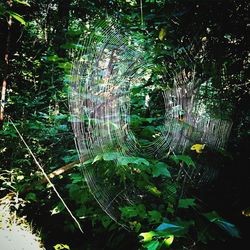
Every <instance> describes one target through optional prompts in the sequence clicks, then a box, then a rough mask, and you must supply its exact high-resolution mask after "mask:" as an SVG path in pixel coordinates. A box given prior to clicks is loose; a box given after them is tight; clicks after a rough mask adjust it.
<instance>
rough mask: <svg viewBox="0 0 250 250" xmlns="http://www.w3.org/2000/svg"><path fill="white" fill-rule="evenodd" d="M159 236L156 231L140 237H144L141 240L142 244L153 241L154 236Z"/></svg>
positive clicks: (141, 234)
mask: <svg viewBox="0 0 250 250" xmlns="http://www.w3.org/2000/svg"><path fill="white" fill-rule="evenodd" d="M157 235H158V234H157V233H156V232H154V231H149V232H145V233H140V234H139V236H141V237H143V239H142V240H141V241H142V242H149V241H151V240H152V239H153V237H154V236H157Z"/></svg>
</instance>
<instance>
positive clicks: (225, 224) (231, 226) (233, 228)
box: [215, 219, 240, 238]
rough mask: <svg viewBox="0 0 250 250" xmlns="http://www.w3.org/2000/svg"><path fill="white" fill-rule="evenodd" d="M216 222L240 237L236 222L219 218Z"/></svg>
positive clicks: (233, 235)
mask: <svg viewBox="0 0 250 250" xmlns="http://www.w3.org/2000/svg"><path fill="white" fill-rule="evenodd" d="M215 224H217V225H218V226H219V227H220V228H222V229H224V230H225V231H227V232H228V233H229V234H230V235H231V236H232V237H237V238H240V232H239V230H238V229H237V227H236V226H235V225H234V224H232V223H229V222H227V221H225V220H223V219H217V220H216V221H215Z"/></svg>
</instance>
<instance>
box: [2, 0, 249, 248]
mask: <svg viewBox="0 0 250 250" xmlns="http://www.w3.org/2000/svg"><path fill="white" fill-rule="evenodd" d="M7 2H8V1H7ZM7 2H6V3H0V22H1V24H0V38H1V41H2V46H1V48H0V52H1V53H0V54H1V59H0V60H1V61H0V63H1V65H4V67H1V68H0V79H1V82H2V81H3V80H4V79H7V95H6V100H2V103H3V102H4V103H5V120H4V123H3V129H2V130H0V152H1V159H0V164H1V170H0V181H1V191H2V192H3V195H5V194H7V193H9V192H10V191H11V190H16V191H17V192H19V194H20V196H21V197H22V198H23V199H25V200H26V201H27V202H28V204H26V206H25V207H20V208H19V210H20V213H23V214H28V215H29V214H30V215H31V216H30V218H29V219H31V220H32V221H34V223H35V224H37V226H38V227H39V228H40V227H42V233H43V238H44V239H45V241H46V244H47V245H48V248H51V246H52V245H53V246H54V249H69V246H70V247H71V246H72V249H82V248H83V247H82V246H81V245H80V242H79V238H80V237H76V238H73V235H74V234H75V235H77V230H76V227H75V226H74V225H73V223H72V221H71V220H70V218H69V217H68V216H67V213H66V211H65V209H64V207H63V206H62V204H61V203H60V202H58V200H57V198H56V196H55V195H54V194H53V192H52V190H51V187H50V186H49V185H47V184H46V183H44V182H43V177H42V175H41V173H39V171H38V170H37V169H36V167H35V165H34V162H33V160H32V157H31V156H30V155H29V154H28V152H27V150H26V149H25V147H24V146H23V145H22V144H21V142H20V140H19V137H18V135H17V133H16V131H15V130H14V128H13V126H12V125H11V123H10V122H9V120H8V116H10V117H11V118H12V120H13V121H14V123H15V125H16V126H17V127H18V129H19V130H20V132H21V134H22V135H23V136H24V137H25V139H26V141H27V143H28V144H29V146H30V147H31V149H32V151H33V152H34V154H35V155H36V157H37V159H38V160H39V161H40V163H42V165H43V166H44V169H45V171H46V172H47V173H50V172H53V171H54V170H56V169H60V168H61V167H64V166H66V165H67V164H70V163H71V162H74V161H76V160H77V159H78V154H77V151H76V150H75V145H74V138H73V135H72V131H71V127H70V118H69V114H68V104H67V94H68V93H67V91H68V88H67V87H68V83H69V71H70V69H71V59H70V56H69V51H70V50H71V49H73V48H76V47H77V46H78V48H79V49H80V50H81V49H83V48H82V47H79V45H78V44H77V42H78V39H79V36H80V35H81V34H84V35H88V32H89V27H90V26H93V25H94V24H95V23H96V22H97V21H98V20H100V19H104V18H105V16H106V14H107V15H113V16H115V17H116V18H117V19H116V20H117V22H118V23H119V25H120V27H121V30H120V32H121V33H122V34H124V35H125V36H126V37H128V40H129V41H131V42H132V43H136V44H139V45H141V46H142V47H143V48H144V50H145V51H146V53H145V60H146V61H147V63H148V65H147V66H148V68H147V69H145V74H144V76H143V79H141V82H140V83H139V84H138V86H133V88H132V90H131V117H130V118H131V124H130V126H131V128H132V130H133V132H134V133H135V135H136V136H137V138H138V139H139V141H140V143H141V144H142V145H145V146H147V145H149V144H150V143H151V142H152V141H153V140H154V139H155V138H157V137H158V136H159V134H160V131H161V126H162V122H163V120H164V115H165V113H164V105H163V98H162V96H161V93H162V91H163V90H166V89H168V88H170V87H171V86H172V82H171V77H172V75H173V74H174V73H173V72H176V71H177V70H178V69H179V67H181V68H182V69H185V70H186V71H187V72H188V71H190V70H192V69H193V68H194V67H195V69H196V74H197V77H199V78H200V79H201V81H202V82H203V83H204V86H205V87H204V93H203V98H204V99H206V103H207V106H208V107H209V110H210V111H211V113H213V114H214V115H215V116H216V115H217V113H218V112H217V111H218V110H221V109H223V110H224V116H225V118H231V119H233V121H234V125H233V133H232V136H231V139H230V145H229V150H231V152H230V154H228V153H226V152H222V153H221V152H212V151H211V152H210V151H209V148H208V147H207V146H206V147H205V148H202V147H203V146H202V145H201V144H199V142H194V145H193V146H195V147H193V150H191V149H190V151H188V152H184V153H183V154H181V155H174V154H172V155H168V152H166V155H165V156H164V157H163V158H162V159H160V160H156V159H152V158H150V157H147V156H138V157H127V156H123V155H120V154H118V153H117V152H112V151H107V152H105V153H104V154H98V155H96V156H95V157H94V158H93V159H88V160H87V161H86V162H85V163H84V166H80V165H79V164H77V163H76V164H75V167H72V168H71V169H70V170H69V171H68V172H67V171H65V172H63V173H61V174H60V175H59V176H56V177H54V178H53V182H54V183H55V185H56V186H57V187H58V189H59V190H60V193H62V195H63V197H64V198H65V200H66V201H67V202H68V204H70V206H71V209H72V210H73V212H74V214H75V215H76V216H77V218H79V220H80V221H81V222H82V224H83V228H84V227H86V231H85V233H86V234H87V235H88V236H87V237H86V238H87V239H86V241H85V242H84V243H82V242H81V244H83V245H84V249H129V248H131V249H132V248H133V247H134V249H139V248H140V247H141V246H142V247H144V248H146V249H150V250H153V249H164V248H168V247H170V248H171V249H180V248H189V247H190V246H192V245H194V244H195V245H198V247H200V248H201V249H202V248H203V247H204V245H205V244H207V245H208V246H209V244H211V240H221V239H224V238H227V236H233V237H236V238H238V237H240V235H241V234H240V233H239V230H238V229H237V228H236V226H235V225H234V224H233V223H231V222H229V221H231V220H229V221H227V220H225V219H224V218H223V217H224V216H223V217H221V216H220V215H219V214H222V215H224V214H225V218H230V216H229V215H230V214H229V215H228V207H231V206H237V207H234V208H233V212H232V213H236V212H234V211H236V210H237V209H238V210H240V209H242V208H245V207H247V206H249V204H247V201H246V199H245V196H243V193H244V191H245V190H248V189H249V184H246V183H249V181H248V179H246V178H247V177H246V176H249V174H248V172H247V171H248V170H247V169H248V168H246V166H247V165H246V166H245V165H244V164H239V162H244V161H243V160H244V159H246V160H247V156H246V155H247V154H248V152H247V148H248V146H247V145H248V144H247V142H248V141H249V121H250V118H249V117H250V115H249V109H248V98H247V95H248V93H249V89H248V87H249V82H248V81H249V80H248V78H249V62H248V60H247V59H248V58H247V55H248V54H249V49H248V48H247V46H246V44H247V36H246V33H247V30H248V27H249V24H248V21H249V18H248V9H249V3H248V1H238V0H230V1H216V2H214V1H212V2H210V1H175V0H173V1H163V0H159V1H151V0H147V1H132V0H131V1H120V0H112V1H88V0H85V1H68V0H67V1H61V0H56V1H53V3H52V2H51V1H27V2H26V1H20V0H15V1H12V2H13V4H12V5H11V6H9V5H8V4H7ZM140 3H142V6H140ZM139 9H141V10H142V13H140V11H139ZM10 17H11V18H12V19H13V23H14V24H13V25H12V27H11V29H10V30H8V28H7V27H8V23H7V22H6V20H7V19H8V18H10ZM142 19H143V20H142ZM8 32H10V34H11V36H10V40H9V41H8V39H7V37H8ZM7 48H8V49H7ZM6 50H8V53H9V55H8V56H9V58H10V63H9V65H8V66H6V63H5V58H4V55H5V54H6ZM163 72H167V73H166V74H165V73H163ZM162 79H164V81H163V80H162ZM146 96H149V97H150V101H149V103H148V105H145V98H146ZM203 149H204V150H203ZM205 151H206V152H208V153H205ZM203 152H204V153H203ZM227 155H230V156H227ZM220 159H222V160H220ZM228 159H230V161H229V160H228ZM242 159H243V160H242ZM114 162H117V164H118V166H119V168H118V169H116V171H113V170H114V167H113V165H114V164H113V163H114ZM103 164H106V165H105V166H108V168H107V169H109V171H108V172H107V173H103V172H100V174H103V175H104V174H105V176H106V180H105V181H107V182H108V181H111V180H112V181H113V180H114V181H115V183H116V184H117V185H119V183H121V182H122V180H123V178H129V179H130V180H131V183H134V186H136V187H138V188H139V190H140V193H141V194H142V195H143V198H142V199H141V203H140V202H139V203H135V204H131V205H129V206H124V207H120V211H121V222H124V223H126V225H129V228H130V230H131V231H132V232H129V233H128V232H124V231H123V230H122V228H121V227H120V226H119V225H118V224H116V223H115V222H113V221H112V220H111V219H110V218H109V217H108V216H107V215H106V214H105V213H104V212H103V211H102V210H101V208H100V207H99V206H98V204H97V203H96V201H95V200H94V198H93V196H92V195H91V193H90V192H89V190H88V187H87V184H86V183H85V182H84V181H83V176H82V174H81V168H82V167H93V166H94V167H99V169H101V166H102V165H103ZM207 165H209V167H215V168H218V169H221V170H222V173H224V174H225V173H226V174H225V176H226V177H225V178H224V177H223V181H222V182H223V183H225V184H221V185H223V187H222V188H221V190H222V191H224V193H220V192H219V191H218V192H217V190H216V188H214V189H211V188H210V187H209V188H208V189H211V190H212V191H211V193H210V196H209V195H205V194H204V191H203V189H204V188H203V187H200V186H199V185H198V184H197V182H195V178H191V180H190V178H189V176H190V174H191V173H197V175H196V176H199V174H200V175H202V171H201V170H200V169H201V166H207ZM210 165H211V166H210ZM236 165H237V168H238V166H239V168H241V171H238V172H237V171H236V170H235V166H236ZM223 166H224V168H223ZM124 169H127V171H124ZM209 169H210V168H209ZM225 169H226V170H225ZM230 171H231V172H230ZM228 173H231V176H232V177H229V176H230V174H228ZM225 179H227V180H228V181H227V180H225ZM242 183H245V184H244V185H243V184H242ZM209 186H210V185H209ZM211 186H213V185H211ZM224 186H225V187H224ZM220 187H221V186H220ZM229 190H230V191H229ZM229 193H230V195H231V196H230V197H229V198H227V199H226V198H225V197H228V196H229V195H228V194H229ZM241 193H242V194H241ZM239 194H240V195H241V196H240V198H241V199H242V201H239V200H240V198H239V197H237V195H239ZM202 196H204V197H202ZM211 196H212V197H215V198H217V200H218V201H220V200H221V203H222V205H223V207H224V210H223V209H222V208H221V207H218V206H217V200H213V199H212V198H209V200H210V204H209V206H210V207H211V210H214V209H216V210H217V209H219V210H220V211H219V212H214V211H212V212H209V209H208V207H207V206H204V203H203V202H202V201H201V199H202V198H203V200H205V201H206V200H207V199H208V197H211ZM215 198H214V199H215ZM225 199H226V202H224V201H225ZM223 203H225V204H223ZM232 204H237V205H232ZM237 216H238V215H237ZM237 216H236V217H237ZM231 217H233V218H234V214H233V216H232V215H231ZM237 218H238V217H237ZM233 222H238V221H237V220H233ZM236 224H237V223H236ZM55 231H56V232H57V231H60V233H61V235H62V236H60V237H61V238H63V237H64V236H66V235H71V236H72V239H70V238H66V239H67V240H68V241H69V242H66V240H65V243H67V244H68V245H67V244H65V243H63V244H61V243H60V244H59V243H58V242H62V240H61V238H59V239H58V238H57V239H56V240H54V239H53V238H54V237H55V236H53V232H55ZM138 236H140V237H141V238H143V239H142V241H141V243H139V241H140V239H139V237H138ZM103 237H104V238H105V241H103V240H102V241H101V240H100V242H98V240H96V238H100V239H102V238H103ZM128 238H133V240H131V242H128V240H127V239H128ZM94 239H95V240H94ZM63 242H64V241H63ZM140 244H141V246H139V245H140ZM85 246H86V247H85ZM74 247H75V248H74ZM190 248H191V247H190ZM214 249H215V248H214Z"/></svg>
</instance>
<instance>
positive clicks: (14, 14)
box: [7, 11, 26, 25]
mask: <svg viewBox="0 0 250 250" xmlns="http://www.w3.org/2000/svg"><path fill="white" fill-rule="evenodd" d="M7 12H8V14H9V15H10V16H11V17H13V18H15V19H16V20H17V21H18V22H19V23H21V24H23V25H26V22H25V21H24V19H23V17H22V16H21V15H19V14H18V13H16V12H13V11H7Z"/></svg>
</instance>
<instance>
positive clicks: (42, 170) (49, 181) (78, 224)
mask: <svg viewBox="0 0 250 250" xmlns="http://www.w3.org/2000/svg"><path fill="white" fill-rule="evenodd" d="M9 121H10V123H11V124H12V125H13V127H14V128H15V130H16V132H17V134H18V135H19V137H20V139H21V140H22V142H23V143H24V145H25V147H26V148H27V150H28V151H29V153H30V155H31V156H32V158H33V159H34V162H35V163H36V165H37V167H38V168H39V169H40V170H41V172H42V174H43V175H44V178H45V179H46V181H47V182H48V183H49V184H50V185H51V187H52V188H53V190H54V192H55V193H56V195H57V197H58V198H59V199H60V201H61V202H62V203H63V205H64V207H65V208H66V210H67V211H68V213H69V214H70V216H71V218H72V219H73V220H74V221H75V223H76V224H77V226H78V228H79V230H80V231H81V232H82V233H83V230H82V228H81V225H80V223H79V222H78V220H77V219H76V217H75V216H74V215H73V213H72V212H71V210H70V208H69V207H68V206H67V204H66V203H65V201H64V200H63V198H62V196H61V195H60V194H59V192H58V191H57V189H56V187H55V185H54V184H53V183H52V182H51V180H50V178H49V176H48V175H47V174H46V173H45V171H44V169H43V167H42V166H41V165H40V163H39V162H38V161H37V159H36V157H35V155H34V154H33V152H32V151H31V149H30V147H29V145H28V144H27V143H26V141H25V140H24V138H23V136H22V135H21V133H20V132H19V130H18V129H17V127H16V125H15V124H14V122H13V121H12V119H11V118H10V117H9Z"/></svg>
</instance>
